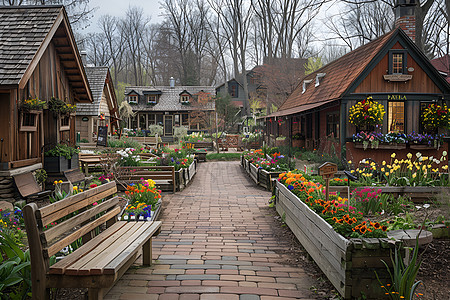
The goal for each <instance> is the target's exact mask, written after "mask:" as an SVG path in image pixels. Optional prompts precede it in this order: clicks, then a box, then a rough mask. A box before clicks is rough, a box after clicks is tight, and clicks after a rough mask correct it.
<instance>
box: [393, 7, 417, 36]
mask: <svg viewBox="0 0 450 300" xmlns="http://www.w3.org/2000/svg"><path fill="white" fill-rule="evenodd" d="M416 4H417V3H416V1H415V0H397V1H395V6H394V11H395V24H394V27H395V28H397V27H400V28H401V29H403V31H404V32H405V33H406V34H407V35H408V36H409V37H410V38H411V39H412V40H413V42H414V41H415V40H416V14H415V8H416Z"/></svg>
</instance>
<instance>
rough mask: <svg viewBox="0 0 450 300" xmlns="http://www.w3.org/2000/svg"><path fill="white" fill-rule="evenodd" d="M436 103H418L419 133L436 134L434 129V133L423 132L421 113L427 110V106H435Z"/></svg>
mask: <svg viewBox="0 0 450 300" xmlns="http://www.w3.org/2000/svg"><path fill="white" fill-rule="evenodd" d="M435 103H436V102H420V115H419V132H421V133H422V132H426V133H430V134H437V133H438V130H437V128H436V129H435V131H434V132H430V130H429V129H428V130H425V127H424V126H423V113H424V111H425V109H427V108H428V105H430V104H435Z"/></svg>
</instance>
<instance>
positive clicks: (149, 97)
mask: <svg viewBox="0 0 450 300" xmlns="http://www.w3.org/2000/svg"><path fill="white" fill-rule="evenodd" d="M147 103H148V104H156V103H158V96H157V95H147Z"/></svg>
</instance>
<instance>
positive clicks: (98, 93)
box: [77, 67, 108, 116]
mask: <svg viewBox="0 0 450 300" xmlns="http://www.w3.org/2000/svg"><path fill="white" fill-rule="evenodd" d="M84 70H85V71H86V76H87V79H88V81H89V86H90V87H91V92H92V98H93V100H94V102H92V103H79V104H77V115H79V116H98V115H99V114H100V102H101V101H102V94H103V88H104V87H105V82H106V76H107V74H108V67H84Z"/></svg>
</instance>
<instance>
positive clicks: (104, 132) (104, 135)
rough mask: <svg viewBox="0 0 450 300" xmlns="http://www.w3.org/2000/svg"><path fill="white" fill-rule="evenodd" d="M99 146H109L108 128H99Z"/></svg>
mask: <svg viewBox="0 0 450 300" xmlns="http://www.w3.org/2000/svg"><path fill="white" fill-rule="evenodd" d="M97 146H104V147H106V146H108V127H106V126H98V134H97Z"/></svg>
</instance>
